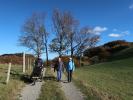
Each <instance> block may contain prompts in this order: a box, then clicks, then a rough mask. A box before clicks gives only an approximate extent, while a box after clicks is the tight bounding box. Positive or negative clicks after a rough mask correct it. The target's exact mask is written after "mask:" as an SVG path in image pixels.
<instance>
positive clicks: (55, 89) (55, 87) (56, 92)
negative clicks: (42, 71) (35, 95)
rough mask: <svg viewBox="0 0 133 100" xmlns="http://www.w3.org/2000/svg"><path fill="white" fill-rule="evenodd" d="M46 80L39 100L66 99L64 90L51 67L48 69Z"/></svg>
mask: <svg viewBox="0 0 133 100" xmlns="http://www.w3.org/2000/svg"><path fill="white" fill-rule="evenodd" d="M44 81H45V83H44V84H43V86H42V89H41V94H40V96H39V99H38V100H66V98H65V95H64V92H63V91H62V90H61V89H60V85H59V83H58V82H56V78H55V76H54V75H53V74H52V73H51V71H50V69H49V68H47V70H46V75H45V78H44Z"/></svg>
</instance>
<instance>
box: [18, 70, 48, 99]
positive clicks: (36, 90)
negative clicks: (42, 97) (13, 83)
mask: <svg viewBox="0 0 133 100" xmlns="http://www.w3.org/2000/svg"><path fill="white" fill-rule="evenodd" d="M45 71H46V69H45V70H44V75H45ZM42 84H43V82H36V84H35V85H33V84H27V85H26V86H25V87H24V88H23V90H22V92H21V94H20V98H19V99H20V100H36V99H37V98H38V97H39V94H40V93H41V86H42Z"/></svg>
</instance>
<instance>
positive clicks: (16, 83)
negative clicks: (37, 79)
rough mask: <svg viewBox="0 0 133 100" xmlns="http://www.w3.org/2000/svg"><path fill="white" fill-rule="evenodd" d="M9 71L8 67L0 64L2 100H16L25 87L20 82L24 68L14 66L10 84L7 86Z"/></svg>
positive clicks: (0, 94)
mask: <svg viewBox="0 0 133 100" xmlns="http://www.w3.org/2000/svg"><path fill="white" fill-rule="evenodd" d="M7 71H8V65H7V64H0V100H16V99H17V95H18V93H19V92H20V90H21V88H22V87H23V86H24V83H23V82H22V81H20V76H21V72H22V68H21V66H19V65H12V67H11V75H10V80H9V83H8V84H5V82H6V76H7Z"/></svg>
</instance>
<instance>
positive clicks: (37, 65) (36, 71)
mask: <svg viewBox="0 0 133 100" xmlns="http://www.w3.org/2000/svg"><path fill="white" fill-rule="evenodd" d="M42 69H43V61H42V59H41V58H37V59H36V60H35V67H34V69H33V72H32V76H36V77H39V76H41V72H42Z"/></svg>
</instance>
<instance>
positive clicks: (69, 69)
mask: <svg viewBox="0 0 133 100" xmlns="http://www.w3.org/2000/svg"><path fill="white" fill-rule="evenodd" d="M74 70H75V64H74V62H73V60H72V58H69V62H68V65H67V72H68V82H71V80H72V73H73V71H74Z"/></svg>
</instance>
